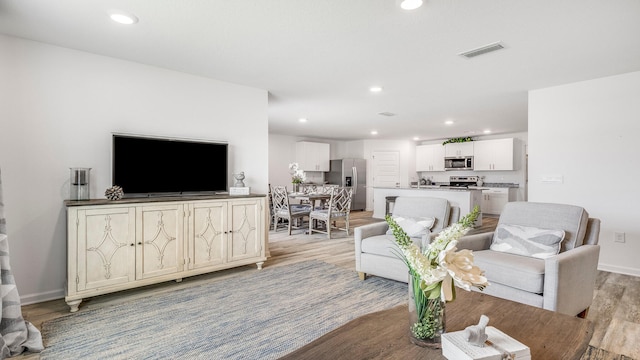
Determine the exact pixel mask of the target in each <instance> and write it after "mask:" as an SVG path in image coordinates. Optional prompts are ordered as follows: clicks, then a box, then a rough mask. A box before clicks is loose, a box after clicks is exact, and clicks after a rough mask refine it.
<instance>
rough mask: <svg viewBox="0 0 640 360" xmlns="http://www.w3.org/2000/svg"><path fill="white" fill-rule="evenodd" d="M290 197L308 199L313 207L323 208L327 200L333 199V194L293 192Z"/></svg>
mask: <svg viewBox="0 0 640 360" xmlns="http://www.w3.org/2000/svg"><path fill="white" fill-rule="evenodd" d="M289 199H293V200H301V201H307V202H309V203H310V204H311V208H312V209H322V208H324V205H325V204H326V202H327V201H328V200H329V199H331V194H323V193H302V192H291V193H289Z"/></svg>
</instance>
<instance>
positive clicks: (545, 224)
mask: <svg viewBox="0 0 640 360" xmlns="http://www.w3.org/2000/svg"><path fill="white" fill-rule="evenodd" d="M588 220H589V214H588V213H587V212H586V211H585V210H584V208H582V207H580V206H575V205H566V204H551V203H536V202H526V201H514V202H509V203H507V204H506V205H505V207H504V209H503V210H502V213H501V214H500V220H499V221H498V225H500V224H511V225H522V226H533V227H538V228H542V229H561V230H564V233H565V235H564V241H562V245H561V248H560V252H564V251H567V250H571V249H573V248H576V247H578V246H581V245H582V243H583V241H584V236H585V233H586V232H587V221H588ZM494 236H495V235H494ZM494 239H495V237H494Z"/></svg>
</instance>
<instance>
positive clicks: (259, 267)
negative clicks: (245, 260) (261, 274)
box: [256, 261, 264, 270]
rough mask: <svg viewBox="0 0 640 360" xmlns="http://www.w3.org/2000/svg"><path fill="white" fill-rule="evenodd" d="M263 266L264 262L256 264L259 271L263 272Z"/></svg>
mask: <svg viewBox="0 0 640 360" xmlns="http://www.w3.org/2000/svg"><path fill="white" fill-rule="evenodd" d="M262 264H264V261H260V262H259V263H256V266H257V267H258V270H262Z"/></svg>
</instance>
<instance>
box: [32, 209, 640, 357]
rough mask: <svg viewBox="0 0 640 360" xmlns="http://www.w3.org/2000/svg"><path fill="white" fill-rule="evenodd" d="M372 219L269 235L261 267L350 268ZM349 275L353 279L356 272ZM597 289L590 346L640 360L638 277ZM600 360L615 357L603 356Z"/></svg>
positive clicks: (53, 312)
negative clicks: (322, 230)
mask: <svg viewBox="0 0 640 360" xmlns="http://www.w3.org/2000/svg"><path fill="white" fill-rule="evenodd" d="M376 221H381V220H378V219H373V218H371V212H353V213H352V216H351V223H350V226H349V227H350V229H351V231H350V234H349V235H350V236H349V237H345V236H346V235H345V233H344V232H340V231H336V232H335V233H332V235H333V236H335V238H333V239H327V237H326V235H324V234H314V235H304V234H303V232H302V230H297V231H294V233H293V234H292V236H288V235H287V232H286V230H279V231H278V232H273V231H271V232H270V235H269V249H270V255H271V257H270V258H269V260H268V261H267V262H266V263H265V267H267V266H282V265H287V264H292V263H296V262H300V261H306V260H311V259H314V260H321V261H325V262H327V263H331V264H335V265H337V266H340V267H343V268H345V269H349V270H354V268H355V260H354V243H353V228H354V227H357V226H360V225H364V224H367V223H371V222H376ZM496 222H497V221H496V218H491V217H485V218H483V226H482V227H480V228H478V229H474V230H473V233H477V232H484V231H492V230H493V228H495V225H496ZM339 225H340V224H339ZM342 226H344V225H342ZM251 271H256V270H255V266H243V267H240V268H236V269H229V270H224V271H220V272H216V273H211V274H206V275H201V276H194V277H191V278H186V279H184V280H183V281H182V282H181V283H175V282H167V283H163V284H157V285H152V286H148V287H145V288H142V289H134V290H129V291H122V292H118V293H114V294H108V295H103V296H99V297H95V298H91V299H87V300H85V301H83V303H82V304H81V306H80V311H87V310H90V309H95V308H100V307H104V306H108V305H110V304H114V303H122V302H126V301H130V300H133V299H136V298H139V297H143V296H149V295H152V294H157V293H161V292H166V291H173V290H175V289H178V288H180V287H185V286H193V285H197V284H200V283H203V282H212V281H219V280H221V279H224V278H226V277H228V276H231V275H233V274H237V273H241V272H251ZM354 276H357V275H356V274H355V270H354ZM596 287H597V289H596V292H595V294H594V302H593V305H592V306H591V310H590V312H589V315H588V319H590V320H592V321H594V323H595V332H594V335H593V338H592V340H591V345H592V346H594V347H597V348H602V349H605V350H607V351H609V352H612V353H615V354H623V355H626V356H629V357H631V358H634V359H639V360H640V341H639V340H640V278H639V277H633V276H628V275H620V274H614V273H608V272H603V271H600V272H599V273H598V279H597V284H596ZM22 311H23V315H24V317H25V318H26V319H27V320H29V321H30V322H32V323H33V324H34V325H35V326H36V327H38V328H41V326H42V323H43V322H45V321H48V320H51V319H55V318H58V317H61V316H67V315H69V308H68V306H67V305H66V304H65V302H64V300H63V299H59V300H52V301H47V302H42V303H38V304H32V305H25V306H23V307H22ZM71 316H73V315H71ZM45 345H46V339H45ZM19 358H20V359H39V356H38V354H29V355H26V356H21V357H19ZM602 359H603V360H609V359H614V358H613V357H611V358H609V357H603V358H602Z"/></svg>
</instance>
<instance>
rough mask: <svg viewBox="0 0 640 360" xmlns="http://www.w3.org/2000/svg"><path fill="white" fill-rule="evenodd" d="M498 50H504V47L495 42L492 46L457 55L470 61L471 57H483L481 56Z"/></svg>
mask: <svg viewBox="0 0 640 360" xmlns="http://www.w3.org/2000/svg"><path fill="white" fill-rule="evenodd" d="M500 49H504V45H502V44H501V43H500V42H495V43H493V44H489V45H485V46H482V47H479V48H477V49H473V50H469V51H465V52H462V53H460V54H458V55H460V56H464V57H466V58H467V59H471V58H473V57H476V56H479V55H483V54H486V53H490V52H492V51H496V50H500Z"/></svg>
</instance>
